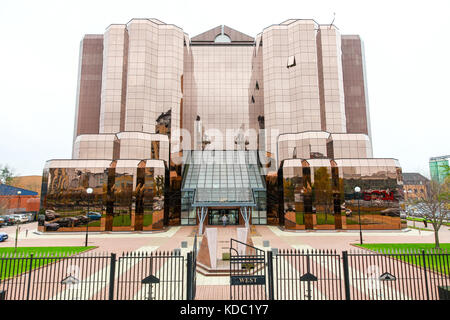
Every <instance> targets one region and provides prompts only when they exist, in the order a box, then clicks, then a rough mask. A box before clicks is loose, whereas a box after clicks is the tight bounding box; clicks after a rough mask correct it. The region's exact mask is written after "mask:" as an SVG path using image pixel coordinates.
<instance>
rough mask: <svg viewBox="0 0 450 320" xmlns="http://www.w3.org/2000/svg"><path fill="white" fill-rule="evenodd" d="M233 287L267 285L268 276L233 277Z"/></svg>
mask: <svg viewBox="0 0 450 320" xmlns="http://www.w3.org/2000/svg"><path fill="white" fill-rule="evenodd" d="M230 281H231V285H232V286H236V285H261V284H263V285H264V284H266V276H231V279H230Z"/></svg>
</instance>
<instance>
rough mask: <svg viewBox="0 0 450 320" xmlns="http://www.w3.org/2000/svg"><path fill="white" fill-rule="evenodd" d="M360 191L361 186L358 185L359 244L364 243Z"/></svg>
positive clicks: (356, 189)
mask: <svg viewBox="0 0 450 320" xmlns="http://www.w3.org/2000/svg"><path fill="white" fill-rule="evenodd" d="M360 192H361V188H360V187H358V186H356V187H355V193H356V194H357V195H358V221H359V244H363V238H362V230H361V210H360V206H359V198H360Z"/></svg>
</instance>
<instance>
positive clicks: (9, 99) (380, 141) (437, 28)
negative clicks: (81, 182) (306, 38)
mask: <svg viewBox="0 0 450 320" xmlns="http://www.w3.org/2000/svg"><path fill="white" fill-rule="evenodd" d="M368 2H369V1H361V0H359V1H319V0H314V1H311V0H309V1H300V0H294V1H284V0H270V1H267V0H257V1H243V0H238V1H236V0H227V1H215V0H201V1H200V0H199V1H194V0H191V1H181V0H180V1H169V0H158V1H149V0H147V1H132V0H121V1H112V0H109V1H97V0H89V1H85V0H77V1H72V0H70V1H69V0H64V1H61V0H59V1H45V0H40V1H20V0H1V2H0V39H1V44H0V111H1V112H0V164H9V165H10V166H12V167H13V168H14V169H15V171H16V173H18V174H20V175H32V174H37V175H40V174H42V169H43V167H44V164H45V161H46V160H48V159H62V158H67V159H70V157H71V148H72V134H73V125H74V112H75V95H76V84H77V71H78V54H79V44H80V40H81V38H82V37H83V35H84V34H87V33H103V32H104V30H105V29H106V27H107V26H108V25H110V24H111V23H127V22H128V21H129V20H131V18H158V19H159V20H161V21H164V22H166V23H172V24H176V25H177V26H179V27H181V28H183V30H184V31H185V32H187V33H188V34H189V36H190V37H192V36H195V35H197V34H199V33H201V32H203V31H206V30H209V29H211V28H213V27H216V26H218V25H221V24H226V25H228V26H230V27H231V28H234V29H237V30H239V31H241V32H244V33H246V34H248V35H251V36H255V35H256V34H257V33H259V32H261V31H262V29H263V28H265V27H267V26H269V25H271V24H277V23H280V22H282V21H284V20H287V19H289V18H303V19H308V18H313V19H315V20H316V21H317V22H319V23H323V24H325V23H330V22H331V21H332V19H333V12H335V13H336V19H335V22H334V24H335V25H336V26H337V27H338V28H339V29H340V31H341V33H342V34H359V35H360V36H361V37H362V38H363V40H364V42H365V50H366V66H367V79H368V89H369V90H368V91H369V105H370V113H371V120H372V137H373V147H374V156H375V157H392V158H397V159H399V160H400V163H401V165H402V167H403V171H404V172H411V171H417V172H421V173H422V174H425V175H427V176H429V170H428V159H429V157H431V156H439V155H446V154H450V148H449V147H450V145H449V120H450V111H449V110H450V108H449V107H450V105H449V104H450V102H449V101H450V100H449V95H450V86H449V84H450V81H449V75H450V50H449V49H450V35H449V33H450V1H448V0H442V1H438V0H436V1H431V0H428V1H412V0H408V1H399V0H395V1H392V0H391V1H380V0H378V1H370V3H368Z"/></svg>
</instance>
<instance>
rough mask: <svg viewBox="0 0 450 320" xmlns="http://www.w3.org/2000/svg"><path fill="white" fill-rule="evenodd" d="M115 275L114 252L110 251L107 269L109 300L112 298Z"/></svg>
mask: <svg viewBox="0 0 450 320" xmlns="http://www.w3.org/2000/svg"><path fill="white" fill-rule="evenodd" d="M115 275H116V254H115V253H111V267H110V269H109V300H114V281H115Z"/></svg>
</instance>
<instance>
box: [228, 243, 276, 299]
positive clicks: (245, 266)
mask: <svg viewBox="0 0 450 320" xmlns="http://www.w3.org/2000/svg"><path fill="white" fill-rule="evenodd" d="M267 282H268V283H269V286H270V281H267V279H266V255H265V251H264V250H261V249H258V248H255V247H253V246H250V245H248V244H245V243H243V242H240V241H237V240H235V239H231V240H230V299H231V300H251V299H257V300H264V299H267V298H268V296H269V295H268V292H267V290H266V283H267ZM268 291H269V293H270V290H268Z"/></svg>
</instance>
